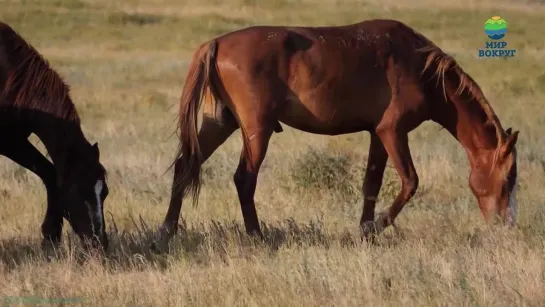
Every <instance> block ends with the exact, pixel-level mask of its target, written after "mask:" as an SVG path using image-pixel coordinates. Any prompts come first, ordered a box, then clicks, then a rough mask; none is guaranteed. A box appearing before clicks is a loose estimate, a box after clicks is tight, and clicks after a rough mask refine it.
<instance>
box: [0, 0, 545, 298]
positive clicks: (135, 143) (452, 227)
mask: <svg viewBox="0 0 545 307" xmlns="http://www.w3.org/2000/svg"><path fill="white" fill-rule="evenodd" d="M0 3H1V5H2V9H1V12H0V20H2V21H4V22H7V23H9V24H10V25H12V26H13V27H14V28H15V29H16V30H17V31H19V33H20V34H22V35H23V37H25V38H27V39H28V40H29V41H30V42H31V43H32V44H33V45H34V46H35V47H36V48H37V49H38V50H39V51H40V52H41V53H42V54H43V55H44V56H45V57H46V58H48V59H49V60H50V62H51V64H52V65H53V66H54V67H55V68H56V69H57V70H58V71H59V73H61V75H62V76H64V77H65V78H66V80H67V82H68V83H69V84H70V85H71V87H72V98H73V100H74V102H75V104H76V106H77V108H78V111H79V113H80V116H81V117H82V121H83V127H84V131H85V133H86V135H87V136H88V138H89V139H90V141H98V142H99V145H100V149H101V156H102V161H103V163H104V165H105V166H106V168H107V169H108V171H109V174H110V175H109V185H110V189H111V193H110V196H109V197H108V199H107V202H106V204H105V210H106V211H108V212H110V213H111V214H110V213H108V214H107V224H108V226H109V228H110V237H111V243H112V246H111V255H110V256H109V257H108V258H107V259H105V260H102V261H99V260H92V261H86V262H81V261H79V259H80V258H79V256H78V254H77V253H76V252H74V249H73V248H72V247H73V246H74V245H77V244H74V243H77V242H76V241H75V239H74V238H73V236H72V235H71V232H70V227H69V226H66V227H65V233H66V235H67V236H66V237H65V238H66V240H65V244H64V245H65V246H64V253H63V255H62V256H60V257H59V258H58V259H56V260H54V261H52V262H47V261H46V260H45V259H44V257H43V255H42V254H41V252H40V250H39V241H40V224H41V221H42V218H43V215H44V213H45V189H44V187H43V186H42V185H41V183H40V181H39V179H38V178H37V177H36V176H35V175H33V174H32V173H30V172H29V171H27V170H25V169H22V168H20V167H18V166H17V165H15V164H13V163H12V162H11V161H9V160H7V159H5V158H3V157H2V158H0V221H1V223H0V245H1V246H0V300H4V301H3V303H6V305H7V303H12V304H14V305H18V304H22V303H25V302H26V303H29V302H34V303H36V302H39V300H40V299H42V300H48V302H50V303H51V302H52V303H54V304H58V305H62V304H76V305H83V304H93V305H97V306H123V305H129V306H162V305H168V306H173V305H176V306H182V305H197V306H217V305H220V306H233V305H237V306H238V305H244V306H318V305H320V306H351V305H362V304H364V305H371V306H387V305H394V306H397V305H398V304H403V305H407V306H423V305H424V306H427V305H441V306H444V305H449V306H460V305H470V306H518V305H520V306H538V305H541V306H543V305H544V304H545V292H544V291H543V289H545V224H544V222H545V208H544V205H545V201H544V199H545V189H544V186H545V156H544V155H543V153H544V152H545V138H544V137H543V132H544V131H545V130H544V127H545V112H543V102H544V98H545V64H544V59H545V49H544V48H545V40H543V33H542V32H541V31H540V30H541V29H543V28H544V27H545V5H541V4H540V3H543V1H536V0H533V1H530V0H528V1H519V0H511V1H507V0H505V1H488V0H472V1H470V0H460V1H457V2H456V1H444V2H443V3H441V1H431V0H410V1H409V0H403V1H398V0H395V1H394V0H369V1H355V0H346V1H338V0H316V1H311V0H276V1H257V0H224V1H223V0H222V1H220V0H185V1H175V0H155V1H154V0H139V1H137V0H125V1H109V0H94V1H92V0H47V1H45V0H44V1H30V0H19V1H17V0H11V1H10V0H8V1H0ZM495 15H500V16H502V17H503V18H505V19H506V20H507V22H508V24H509V33H508V35H507V37H506V40H507V42H508V44H509V48H515V49H517V54H516V56H515V57H514V58H509V59H480V58H478V57H477V50H478V49H480V48H484V42H485V40H486V37H485V35H484V30H483V26H484V22H485V21H486V19H488V18H490V17H491V16H495ZM370 18H394V19H399V20H401V21H404V22H406V23H407V24H409V25H410V26H413V27H415V28H416V29H417V30H418V31H420V32H422V33H423V34H425V35H426V36H428V37H430V38H431V39H432V40H434V41H435V42H436V43H437V44H438V45H439V46H441V47H442V48H443V49H444V50H445V51H447V52H449V53H451V54H452V55H454V56H455V58H456V59H457V60H458V61H459V62H460V63H461V65H462V66H463V67H464V69H465V70H466V71H467V72H469V73H470V74H471V75H472V76H473V77H474V78H475V79H476V80H477V82H478V83H479V84H480V85H481V87H482V88H483V90H484V92H485V94H486V95H487V97H488V99H489V100H490V102H491V104H492V106H493V108H494V109H495V111H496V113H497V114H498V116H499V117H500V120H501V122H502V124H503V126H504V127H505V128H507V127H511V126H512V127H514V129H515V130H520V131H521V133H520V137H519V142H518V151H519V158H518V159H519V160H518V163H519V181H520V183H519V184H520V187H519V191H520V192H519V194H518V200H519V208H520V210H519V211H520V213H519V219H518V220H519V227H518V228H517V229H516V230H511V231H508V230H505V229H498V228H493V227H487V226H485V225H483V219H482V217H481V215H480V212H479V210H478V207H477V204H476V200H475V198H474V197H473V195H472V193H471V191H470V189H469V187H468V185H467V182H468V176H469V167H468V161H467V158H466V156H465V153H464V151H463V149H462V147H461V146H459V145H458V143H457V142H456V141H455V140H454V139H453V138H452V137H451V136H450V135H448V133H447V132H446V131H444V130H440V129H439V126H437V125H435V124H432V123H426V124H423V125H422V126H421V127H419V128H418V129H417V130H415V131H414V132H413V133H411V135H410V139H411V149H412V152H413V157H414V160H415V165H416V167H417V170H418V172H419V176H420V188H419V191H418V193H417V194H416V196H415V197H414V198H413V200H412V201H411V203H410V204H409V205H408V206H406V208H405V209H404V211H403V212H402V213H401V215H400V216H399V218H398V220H397V225H398V227H399V232H394V231H392V230H391V229H389V230H388V231H386V232H385V233H384V235H383V238H382V240H383V243H384V244H381V245H378V246H371V245H368V244H366V243H362V242H361V241H360V240H359V229H358V222H359V218H360V215H361V210H362V196H361V194H360V192H359V191H360V187H361V184H362V181H363V172H364V169H365V166H366V157H367V150H368V145H369V135H368V134H366V133H358V134H352V135H345V136H339V137H325V136H317V135H309V134H304V133H302V132H299V131H294V130H292V129H289V128H288V127H285V126H284V129H285V130H284V132H283V133H281V134H275V135H274V136H273V137H272V140H271V145H270V147H269V151H268V154H267V158H266V160H265V162H264V166H263V167H262V171H261V173H260V179H259V182H258V189H257V193H256V203H257V209H258V215H259V217H260V218H261V220H262V222H263V223H264V226H263V227H264V231H265V233H266V236H267V238H268V240H267V242H268V243H267V244H259V245H258V244H254V243H251V242H250V240H249V239H248V238H247V237H246V236H245V235H244V227H243V224H242V216H241V212H240V206H239V204H238V199H237V196H236V191H235V188H234V184H233V182H232V175H233V173H234V171H235V169H236V166H237V163H238V158H239V153H240V149H241V140H240V134H239V132H237V133H235V134H234V135H233V136H232V137H231V138H230V139H229V140H228V141H227V142H226V144H224V145H223V146H222V147H221V148H220V149H219V150H218V151H217V152H216V153H215V154H214V155H213V156H212V157H211V158H210V160H209V161H207V163H206V164H205V166H204V175H203V176H204V180H205V184H204V186H203V190H202V193H201V198H200V203H199V206H198V207H196V208H194V207H192V206H191V205H185V206H184V208H183V212H182V215H183V217H184V219H185V221H186V231H185V232H182V233H180V235H179V236H177V237H175V238H174V239H173V241H172V244H171V251H170V253H169V254H168V255H155V254H152V253H150V251H149V249H148V245H149V242H150V237H151V232H152V231H153V230H155V229H156V227H157V226H158V225H159V224H160V222H161V221H162V219H163V217H164V214H165V212H166V209H167V204H168V198H169V189H170V183H171V179H172V178H171V177H172V174H171V172H168V173H166V174H164V173H165V171H166V168H167V167H168V165H169V163H170V162H171V159H172V158H173V155H174V154H175V152H174V149H175V146H176V138H175V137H174V136H173V135H172V133H173V132H174V128H175V114H176V110H177V103H178V99H179V96H180V94H181V90H182V86H183V82H184V77H185V73H186V69H187V65H188V61H189V59H190V56H191V54H192V52H193V51H194V50H195V48H196V47H197V46H198V45H199V44H200V43H201V42H203V41H205V40H208V39H210V38H213V37H214V36H217V35H219V34H222V33H225V32H228V31H232V30H236V29H239V28H242V27H246V26H251V25H257V24H284V25H341V24H347V23H352V22H356V21H361V20H364V19H370ZM34 139H35V138H34ZM35 140H36V139H35ZM35 143H36V144H38V145H39V146H40V148H42V147H41V144H40V143H39V142H38V141H35ZM330 164H331V165H333V167H328V165H330ZM389 165H390V164H389ZM399 187H400V183H399V180H398V177H397V175H396V172H395V169H393V167H391V166H390V167H388V168H387V173H386V177H385V182H384V186H383V190H382V192H381V197H380V202H379V204H378V205H377V211H378V210H381V209H383V208H384V207H386V206H389V205H390V202H391V201H392V199H393V197H394V195H395V194H396V193H397V191H398V189H399ZM25 297H26V298H25ZM29 297H30V298H29ZM63 298H64V299H65V301H63V300H62V299H63ZM70 300H71V301H70ZM42 302H45V301H42Z"/></svg>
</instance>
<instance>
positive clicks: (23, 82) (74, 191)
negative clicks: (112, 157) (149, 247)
mask: <svg viewBox="0 0 545 307" xmlns="http://www.w3.org/2000/svg"><path fill="white" fill-rule="evenodd" d="M0 91H1V92H0V95H1V96H0V154H2V155H4V156H6V157H8V158H10V159H11V160H13V161H14V162H16V163H18V164H19V165H21V166H23V167H25V168H27V169H29V170H30V171H32V172H33V173H34V174H36V175H37V176H38V177H40V179H41V180H42V181H43V183H44V185H45V188H46V190H47V211H46V214H45V218H44V221H43V224H42V234H43V237H44V241H43V242H44V244H46V246H47V245H48V243H52V244H54V245H57V244H58V243H59V242H60V240H61V233H62V224H63V217H65V218H66V219H67V220H68V221H69V222H70V225H71V226H72V228H73V229H74V231H75V232H76V233H77V234H78V235H79V237H80V238H81V239H82V240H83V241H84V242H86V243H88V242H91V243H92V245H91V246H98V245H99V244H100V245H102V246H103V247H105V248H106V247H107V238H106V234H105V225H104V215H103V203H104V200H105V198H106V196H107V194H108V187H107V184H106V178H105V177H106V171H105V169H104V167H103V166H102V164H101V163H100V161H99V158H100V157H99V156H100V154H99V149H98V144H97V143H95V144H94V145H91V144H90V143H89V142H88V141H87V139H86V138H85V136H84V134H83V132H82V130H81V126H80V119H79V116H78V113H77V111H76V108H75V106H74V104H73V103H72V100H71V98H70V95H69V89H68V86H67V85H66V84H65V83H64V81H63V80H62V79H61V77H60V76H59V75H58V74H57V73H56V72H55V71H54V70H53V69H52V68H50V67H49V65H48V63H47V61H46V60H45V59H43V58H42V56H41V55H40V54H39V53H38V52H37V51H36V50H35V49H34V48H33V47H32V46H31V45H30V44H29V43H27V42H26V41H25V40H24V39H23V38H22V37H21V36H19V35H18V34H17V33H16V32H15V31H14V30H13V29H12V28H11V27H10V26H8V25H7V24H4V23H0ZM31 133H34V134H35V135H36V136H38V137H39V138H40V140H41V141H42V142H43V143H44V145H45V147H46V149H47V151H48V153H49V155H50V156H51V159H52V161H53V164H52V163H51V162H49V160H47V159H46V158H45V157H44V156H43V155H42V154H41V153H40V152H39V151H38V150H37V149H36V148H35V147H34V146H33V145H32V144H31V143H30V142H29V140H28V137H29V136H30V134H31ZM12 209H13V208H12ZM85 246H87V247H89V245H88V244H86V245H85Z"/></svg>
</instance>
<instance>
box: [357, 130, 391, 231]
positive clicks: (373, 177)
mask: <svg viewBox="0 0 545 307" xmlns="http://www.w3.org/2000/svg"><path fill="white" fill-rule="evenodd" d="M387 161H388V153H387V152H386V149H385V148H384V145H382V141H381V140H380V138H379V137H378V135H376V134H375V133H374V132H371V145H370V146H369V157H368V160H367V169H366V170H365V178H364V180H363V189H362V190H363V197H364V201H363V213H362V215H361V219H360V227H361V229H362V231H363V235H364V236H365V237H367V236H368V235H369V234H370V233H371V232H372V230H373V229H371V227H372V226H373V221H374V219H375V204H376V202H377V198H378V195H379V192H380V188H381V186H382V179H383V176H384V170H385V169H386V162H387Z"/></svg>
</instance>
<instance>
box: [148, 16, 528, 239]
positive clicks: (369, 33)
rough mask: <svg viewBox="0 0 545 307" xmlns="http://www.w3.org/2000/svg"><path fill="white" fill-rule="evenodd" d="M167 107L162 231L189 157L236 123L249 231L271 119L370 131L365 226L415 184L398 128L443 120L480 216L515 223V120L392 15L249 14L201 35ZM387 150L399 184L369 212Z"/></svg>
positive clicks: (380, 225)
mask: <svg viewBox="0 0 545 307" xmlns="http://www.w3.org/2000/svg"><path fill="white" fill-rule="evenodd" d="M204 98H208V99H206V100H203V99H204ZM203 101H204V105H203V108H204V117H203V123H202V126H201V129H200V131H199V132H198V126H197V114H198V110H199V108H200V106H201V104H203ZM179 117H180V118H179V131H180V134H181V135H180V147H179V153H178V156H177V159H176V160H175V162H174V163H173V164H174V168H175V170H174V180H173V186H172V195H171V200H170V206H169V208H168V212H167V214H166V217H165V219H164V222H163V224H162V226H161V227H160V229H159V230H160V234H162V235H164V236H163V238H166V241H167V242H168V238H169V237H170V235H172V234H173V233H174V232H175V231H176V228H177V223H178V218H179V215H180V210H181V202H182V198H183V197H184V196H185V195H187V194H188V193H190V192H192V194H193V200H194V201H196V200H197V197H198V193H199V188H200V177H199V174H200V167H201V164H202V163H203V162H204V161H205V160H206V159H207V158H208V157H209V156H210V155H211V154H212V153H213V152H214V151H215V150H216V149H217V148H218V147H219V146H220V145H221V144H222V143H223V142H224V141H225V140H226V139H227V138H228V137H229V136H230V135H231V134H232V133H233V132H234V131H235V130H237V129H238V128H241V131H242V135H243V142H244V147H243V150H242V152H241V156H240V164H239V166H238V168H237V170H236V172H235V175H234V182H235V185H236V189H237V192H238V197H239V200H240V204H241V207H242V215H243V217H244V223H245V226H246V230H247V232H248V233H253V234H257V235H258V236H261V230H260V226H259V222H258V217H257V214H256V209H255V204H254V193H255V189H256V182H257V176H258V172H259V168H260V166H261V163H262V161H263V159H264V158H265V154H266V151H267V146H268V143H269V138H270V137H271V135H272V133H273V132H281V131H282V128H281V126H280V123H284V124H286V125H288V126H291V127H293V128H296V129H299V130H302V131H306V132H309V133H315V134H322V135H340V134H345V133H353V132H358V131H369V132H370V134H371V146H370V149H369V160H368V162H367V165H368V167H367V170H366V174H365V179H364V184H363V194H364V203H363V214H362V217H361V222H360V224H361V227H362V228H363V230H364V233H365V234H366V235H369V234H376V233H378V232H380V231H382V230H383V229H384V228H385V227H388V226H389V225H392V223H393V222H394V220H395V218H396V217H397V215H398V214H399V213H400V211H401V210H402V209H403V207H404V206H405V204H406V203H407V202H408V201H409V200H410V199H411V197H412V196H413V195H414V194H415V192H416V190H417V187H418V175H417V172H416V170H415V167H414V165H413V161H412V158H411V153H410V150H409V144H408V136H407V135H408V133H409V132H410V131H411V130H413V129H415V128H416V127H418V126H419V125H420V124H421V123H422V122H424V121H426V120H432V121H434V122H436V123H438V124H440V125H441V126H443V127H444V128H445V129H447V130H448V131H449V132H450V133H451V134H452V135H453V136H454V137H455V138H456V139H457V140H458V141H459V142H460V144H461V145H462V146H463V148H464V149H465V150H466V152H467V155H468V157H469V162H470V165H471V174H470V176H469V185H470V187H471V190H472V191H473V193H474V195H475V196H476V198H477V200H478V203H479V206H480V209H481V211H482V213H483V215H484V217H485V219H486V220H487V221H489V218H490V217H491V216H494V215H496V214H498V215H499V216H500V217H502V218H503V220H504V221H506V222H508V223H510V224H511V225H514V223H515V219H516V216H515V215H516V202H515V189H516V178H517V164H516V150H515V143H516V142H517V136H518V131H517V132H513V133H512V132H511V129H507V131H505V130H504V129H503V128H502V126H501V124H500V122H499V120H498V118H497V116H496V115H495V114H494V111H493V110H492V108H491V106H490V104H489V103H488V101H487V100H486V98H485V96H484V95H483V93H482V92H481V90H480V88H479V86H478V85H477V83H476V82H475V81H474V80H472V78H471V77H470V76H469V75H468V74H466V73H465V72H464V71H463V70H462V68H461V67H460V66H459V65H458V64H457V63H456V61H455V60H454V59H453V58H452V57H451V56H449V55H447V54H446V53H444V52H443V51H442V50H441V49H440V48H439V47H437V46H436V45H435V44H433V43H432V42H431V41H430V40H429V39H427V38H426V37H424V36H423V35H421V34H419V33H417V32H416V31H414V30H413V29H411V28H410V27H408V26H407V25H405V24H403V23H401V22H398V21H394V20H369V21H364V22H361V23H357V24H352V25H347V26H340V27H314V28H312V27H281V26H278V27H272V26H258V27H250V28H247V29H243V30H239V31H236V32H232V33H228V34H225V35H223V36H221V37H218V38H216V39H213V40H212V41H210V42H207V43H205V44H203V45H202V46H201V47H200V48H199V49H198V51H197V52H196V53H195V55H194V58H193V61H192V63H191V65H190V67H189V72H188V74H187V80H186V82H185V86H184V89H183V92H182V97H181V101H180V111H179ZM388 158H390V159H391V160H392V162H393V165H394V166H395V168H396V169H397V172H398V174H399V177H400V179H401V182H402V188H401V191H400V192H399V194H398V195H397V197H396V198H395V199H394V201H393V203H392V205H391V206H390V207H389V208H388V209H387V210H386V211H385V212H383V213H380V214H379V215H378V217H377V219H375V212H374V211H375V202H376V197H377V195H378V194H379V190H380V187H381V185H382V178H383V174H384V169H385V166H386V161H387V159H388ZM165 235H166V236H165ZM164 242H165V241H163V243H164Z"/></svg>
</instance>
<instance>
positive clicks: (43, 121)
mask: <svg viewBox="0 0 545 307" xmlns="http://www.w3.org/2000/svg"><path fill="white" fill-rule="evenodd" d="M32 118H33V121H34V122H33V125H32V126H33V132H34V134H36V136H38V138H40V140H41V141H42V143H43V144H44V146H45V148H46V149H47V152H48V153H49V155H50V156H51V160H53V164H55V168H57V170H58V171H61V170H63V169H64V166H66V160H67V157H68V155H78V153H79V152H80V151H81V149H82V148H83V147H84V146H85V145H86V144H88V142H87V140H86V138H85V136H84V134H83V131H82V130H81V126H80V125H79V123H77V122H75V121H72V120H66V119H59V118H56V117H54V116H51V115H48V114H44V113H41V112H39V113H37V114H34V116H33V117H32Z"/></svg>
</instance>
